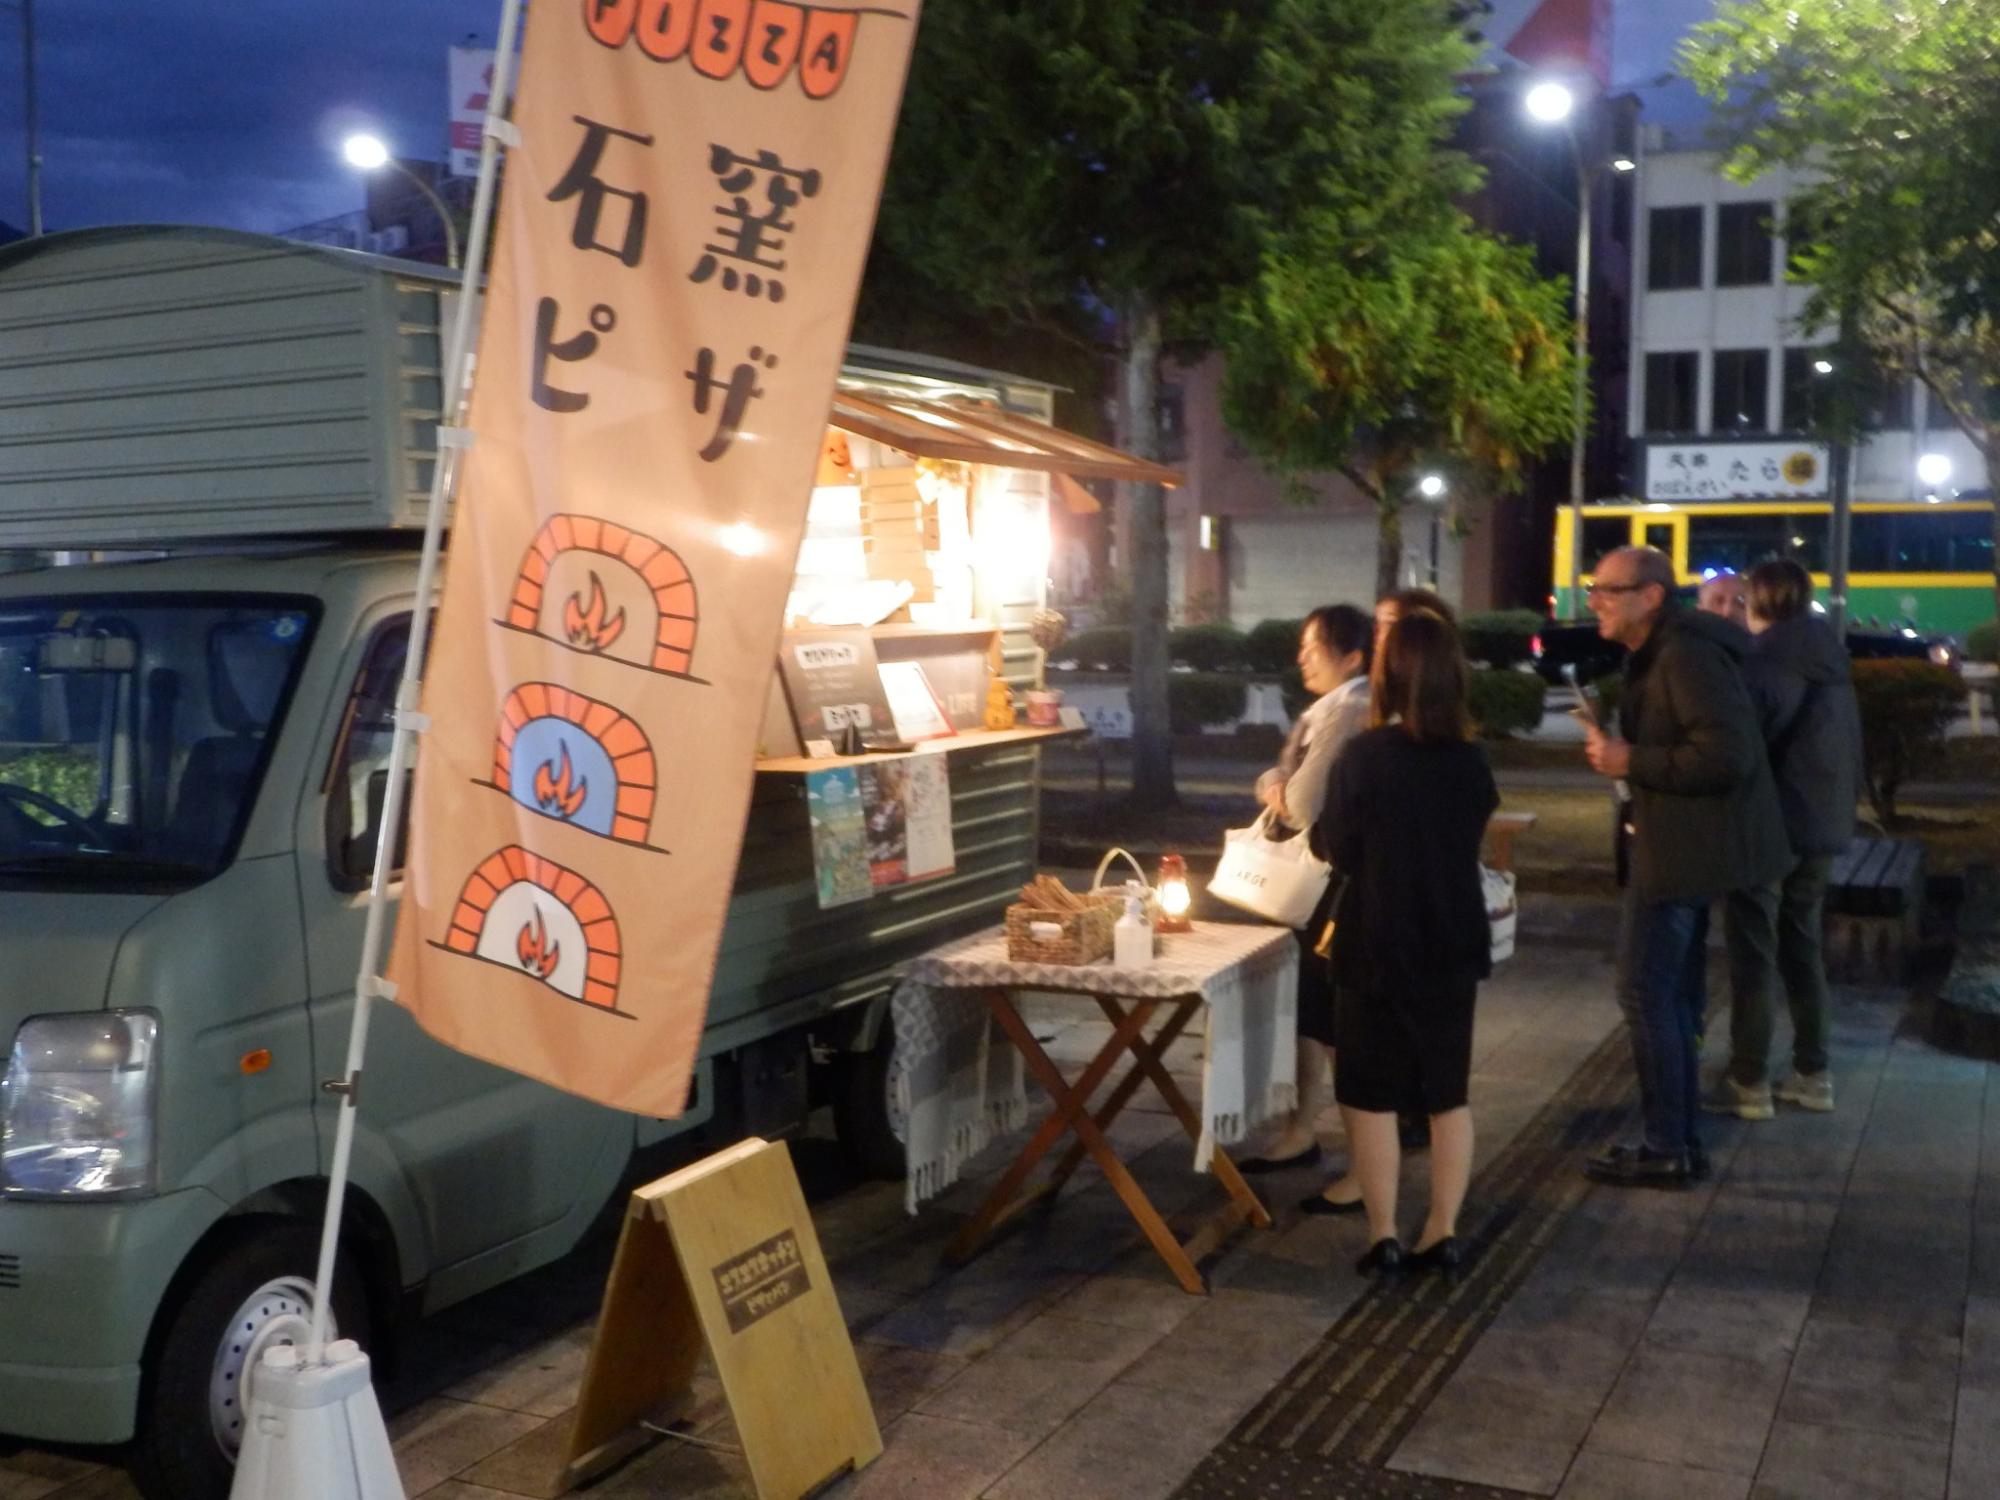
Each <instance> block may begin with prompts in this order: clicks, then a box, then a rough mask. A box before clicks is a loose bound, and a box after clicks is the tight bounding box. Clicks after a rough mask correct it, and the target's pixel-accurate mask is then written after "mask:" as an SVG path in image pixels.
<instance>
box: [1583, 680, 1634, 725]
mask: <svg viewBox="0 0 2000 1500" xmlns="http://www.w3.org/2000/svg"><path fill="white" fill-rule="evenodd" d="M1583 686H1584V691H1586V692H1588V693H1589V694H1590V696H1591V697H1592V698H1593V699H1595V700H1596V703H1597V715H1598V717H1599V718H1600V719H1602V720H1603V721H1604V722H1605V723H1606V724H1610V725H1616V724H1617V722H1618V705H1619V704H1621V703H1623V702H1624V701H1625V674H1624V673H1623V672H1606V673H1605V674H1604V675H1603V676H1602V677H1598V678H1593V679H1592V680H1591V681H1589V682H1586V683H1585V684H1584V685H1583Z"/></svg>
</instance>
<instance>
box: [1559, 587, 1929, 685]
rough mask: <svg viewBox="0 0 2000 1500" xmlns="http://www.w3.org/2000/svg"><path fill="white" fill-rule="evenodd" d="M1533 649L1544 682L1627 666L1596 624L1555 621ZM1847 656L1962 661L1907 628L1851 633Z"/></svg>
mask: <svg viewBox="0 0 2000 1500" xmlns="http://www.w3.org/2000/svg"><path fill="white" fill-rule="evenodd" d="M1694 593H1695V591H1694V590H1693V589H1692V588H1683V589H1681V590H1679V595H1680V598H1681V600H1682V601H1683V602H1684V603H1685V604H1686V605H1687V606H1688V607H1689V608H1692V607H1693V606H1694ZM1532 650H1533V653H1534V665H1535V670H1536V671H1537V672H1538V673H1540V674H1541V676H1542V677H1543V679H1544V680H1546V681H1548V682H1550V683H1552V684H1560V683H1562V682H1563V681H1564V680H1565V677H1566V674H1565V671H1564V669H1565V668H1567V667H1570V666H1574V667H1575V668H1576V676H1577V680H1578V681H1579V682H1595V681H1596V680H1597V679H1598V678H1600V677H1606V676H1609V675H1610V674H1611V673H1613V672H1616V671H1617V670H1618V669H1619V668H1620V667H1621V666H1622V665H1623V664H1624V661H1625V648H1624V647H1623V646H1620V645H1618V644H1616V643H1615V642H1612V641H1607V640H1605V639H1604V637H1603V636H1601V635H1599V634H1598V633H1597V620H1596V618H1595V617H1592V618H1590V619H1587V620H1550V621H1548V622H1547V623H1546V624H1544V625H1543V626H1542V628H1541V631H1540V632H1539V633H1538V634H1537V635H1536V636H1535V639H1534V642H1533V645H1532ZM1847 651H1848V654H1849V655H1850V656H1852V657H1853V658H1854V659H1855V660H1856V661H1875V660H1881V659H1883V658H1886V657H1903V658H1911V659H1920V660H1926V661H1933V662H1936V663H1937V664H1938V665H1939V666H1943V667H1948V666H1952V665H1955V664H1956V663H1957V661H1958V647H1957V646H1956V645H1955V644H1954V643H1953V641H1952V640H1951V638H1950V637H1949V636H1944V635H1935V634H1925V633H1924V632H1922V631H1919V630H1913V629H1910V628H1909V627H1907V626H1903V627H1899V628H1896V629H1888V630H1884V629H1868V630H1858V629H1855V628H1854V627H1852V626H1850V627H1849V628H1848V631H1847Z"/></svg>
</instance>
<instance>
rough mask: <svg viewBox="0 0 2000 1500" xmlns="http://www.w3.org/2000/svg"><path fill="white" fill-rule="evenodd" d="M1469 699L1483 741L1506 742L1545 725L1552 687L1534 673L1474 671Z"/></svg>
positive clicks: (1474, 721) (1468, 684) (1469, 687)
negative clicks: (1546, 702)
mask: <svg viewBox="0 0 2000 1500" xmlns="http://www.w3.org/2000/svg"><path fill="white" fill-rule="evenodd" d="M1467 687H1468V689H1469V691H1468V694H1467V697H1468V700H1469V702H1470V706H1471V709H1472V721H1473V723H1475V724H1476V725H1478V726H1479V733H1480V735H1481V737H1482V738H1484V739H1489V740H1504V739H1506V738H1508V737H1509V736H1510V735H1514V734H1519V733H1521V732H1522V731H1524V730H1530V729H1534V728H1536V727H1537V726H1538V725H1540V723H1541V722H1542V700H1543V699H1544V698H1545V697H1546V696H1547V694H1548V690H1549V685H1548V684H1547V683H1546V682H1543V681H1542V679H1541V678H1539V677H1537V676H1535V674H1534V673H1532V672H1501V671H1474V672H1473V673H1472V675H1471V677H1470V679H1469V680H1468V683H1467Z"/></svg>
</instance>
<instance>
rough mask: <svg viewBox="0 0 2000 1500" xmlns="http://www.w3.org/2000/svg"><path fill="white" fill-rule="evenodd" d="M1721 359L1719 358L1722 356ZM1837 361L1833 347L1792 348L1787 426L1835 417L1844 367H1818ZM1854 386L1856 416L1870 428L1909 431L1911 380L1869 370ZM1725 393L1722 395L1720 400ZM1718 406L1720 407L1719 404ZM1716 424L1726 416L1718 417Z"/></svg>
mask: <svg viewBox="0 0 2000 1500" xmlns="http://www.w3.org/2000/svg"><path fill="white" fill-rule="evenodd" d="M1718 358H1720V356H1718ZM1836 359H1837V356H1836V354H1835V352H1834V349H1833V347H1832V346H1831V345H1828V344H1821V345H1817V346H1815V347H1812V348H1808V349H1787V350H1786V351H1785V368H1784V382H1785V389H1784V406H1785V410H1784V430H1785V431H1786V432H1818V431H1820V430H1821V429H1822V428H1823V427H1824V425H1825V424H1827V423H1828V422H1831V421H1833V420H1834V418H1835V414H1836V411H1837V397H1838V396H1839V395H1840V393H1841V391H1842V389H1843V387H1842V385H1841V375H1840V372H1839V370H1838V369H1837V368H1836V369H1832V370H1826V371H1820V370H1817V369H1815V368H1813V367H1814V366H1815V365H1816V364H1819V363H1821V362H1827V363H1833V362H1834V361H1835V360H1836ZM1853 378H1854V379H1855V380H1856V381H1857V382H1858V384H1856V385H1854V386H1852V387H1850V388H1849V389H1850V391H1851V396H1850V399H1851V400H1852V401H1853V402H1854V404H1855V408H1856V411H1855V415H1856V418H1857V419H1858V420H1859V422H1860V424H1861V426H1862V428H1863V429H1864V430H1866V431H1868V432H1908V431H1909V430H1910V426H1911V418H1912V406H1911V398H1912V390H1911V386H1910V382H1909V381H1907V380H1899V379H1896V378H1895V377H1893V376H1890V375H1887V374H1884V373H1883V372H1882V371H1880V370H1875V369H1869V370H1865V371H1863V372H1862V373H1861V374H1860V375H1858V376H1855V377H1853ZM1720 399H1721V398H1720V396H1718V397H1717V400H1718V402H1719V401H1720ZM1717 410H1718V411H1719V410H1720V407H1719V406H1718V408H1717ZM1716 420H1717V425H1718V426H1719V425H1720V423H1721V418H1720V417H1719V416H1718V417H1717V419H1716Z"/></svg>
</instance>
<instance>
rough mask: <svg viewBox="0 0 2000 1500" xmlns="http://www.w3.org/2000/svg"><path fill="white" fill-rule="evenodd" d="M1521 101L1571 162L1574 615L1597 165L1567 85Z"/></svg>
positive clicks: (1621, 162) (1622, 160)
mask: <svg viewBox="0 0 2000 1500" xmlns="http://www.w3.org/2000/svg"><path fill="white" fill-rule="evenodd" d="M1522 103H1523V105H1524V107H1525V108H1526V109H1527V112H1528V117H1529V118H1530V119H1531V120H1533V121H1535V122H1536V123H1537V124H1539V125H1560V126H1562V127H1563V130H1564V132H1565V134H1567V135H1568V137H1569V150H1570V156H1571V157H1572V158H1573V159H1574V161H1575V163H1576V310H1575V318H1576V378H1575V385H1574V390H1573V392H1572V400H1571V416H1572V420H1573V423H1574V428H1575V430H1574V432H1573V433H1572V435H1571V437H1570V449H1569V606H1570V613H1571V614H1573V615H1576V614H1581V613H1582V612H1583V457H1584V446H1585V438H1586V436H1587V433H1586V428H1587V425H1588V423H1589V419H1590V374H1589V370H1588V364H1589V358H1590V199H1591V190H1592V188H1594V187H1595V186H1596V182H1597V167H1598V162H1597V160H1596V156H1595V153H1594V152H1592V153H1591V154H1588V155H1586V153H1585V151H1584V148H1583V142H1582V140H1581V139H1580V138H1579V137H1578V135H1577V131H1576V107H1577V97H1576V94H1575V92H1574V91H1573V90H1572V89H1571V88H1570V87H1569V86H1568V85H1567V84H1563V83H1557V82H1554V81H1552V80H1551V81H1544V82H1542V83H1538V84H1536V85H1535V86H1534V87H1532V88H1531V89H1529V90H1528V92H1527V95H1526V97H1525V98H1524V99H1523V100H1522ZM1611 165H1612V167H1613V169H1614V170H1616V171H1619V172H1630V171H1634V170H1636V169H1637V167H1638V163H1637V162H1635V161H1633V160H1632V159H1631V158H1630V157H1627V156H1620V157H1618V158H1616V159H1615V160H1614V161H1613V162H1612V163H1611Z"/></svg>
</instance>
